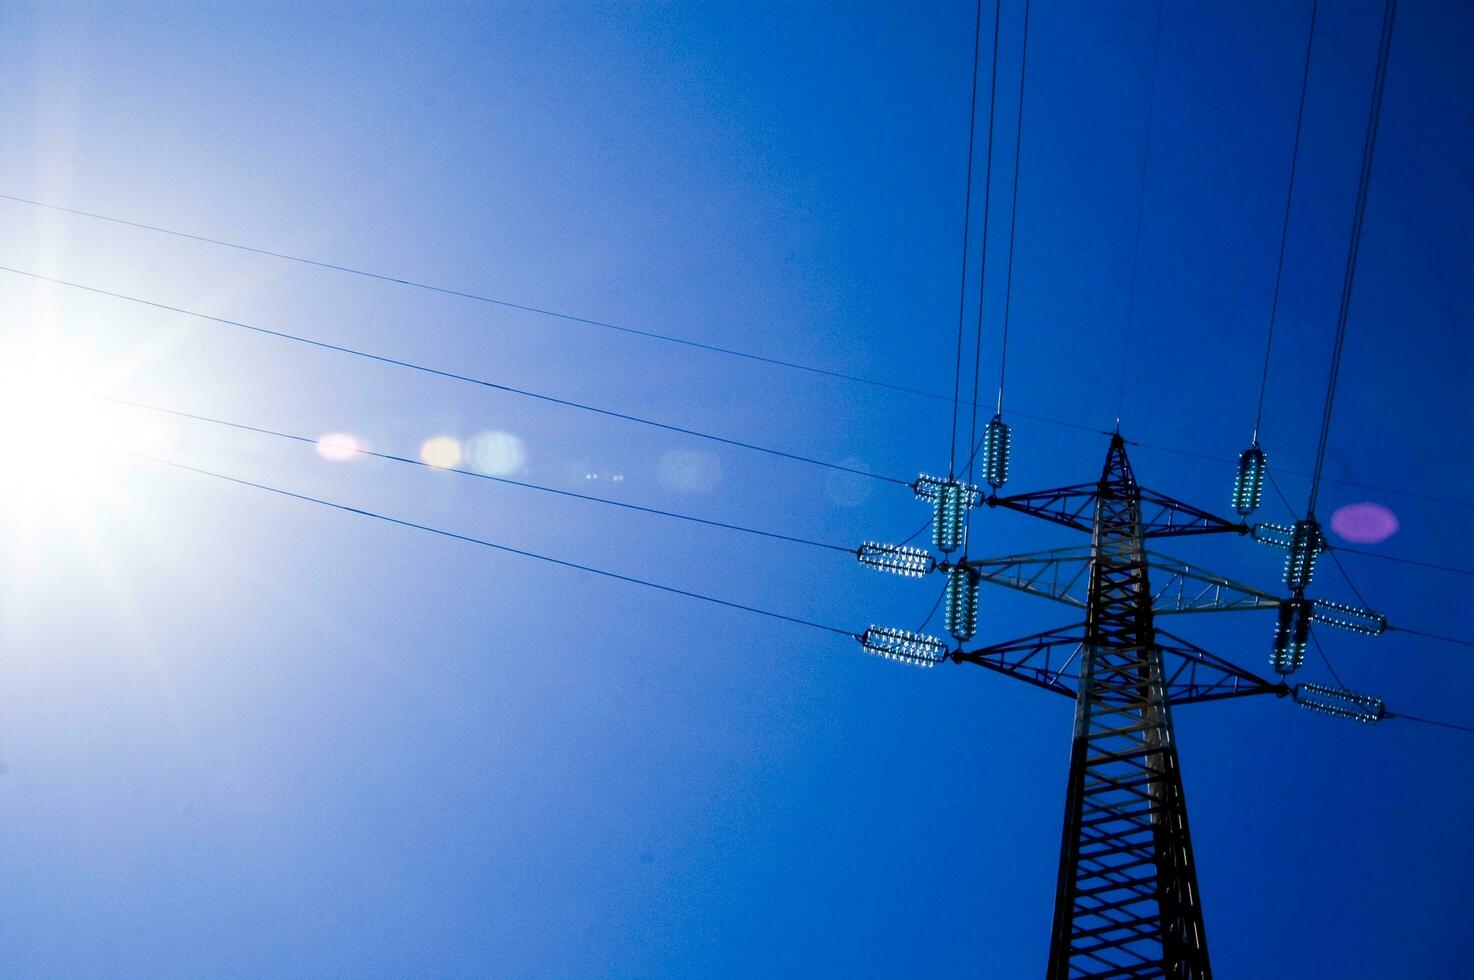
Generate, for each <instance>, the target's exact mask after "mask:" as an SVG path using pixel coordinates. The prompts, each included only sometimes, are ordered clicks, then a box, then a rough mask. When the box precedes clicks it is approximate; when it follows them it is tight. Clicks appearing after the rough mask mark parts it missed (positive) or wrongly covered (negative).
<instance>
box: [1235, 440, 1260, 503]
mask: <svg viewBox="0 0 1474 980" xmlns="http://www.w3.org/2000/svg"><path fill="white" fill-rule="evenodd" d="M1266 466H1267V463H1266V461H1265V458H1264V450H1262V449H1260V448H1259V443H1257V442H1256V443H1254V445H1252V446H1250V447H1249V448H1248V449H1245V450H1244V452H1243V454H1242V455H1241V456H1239V473H1238V476H1236V477H1235V478H1234V481H1233V509H1234V510H1236V511H1238V512H1239V516H1240V517H1248V516H1249V515H1250V514H1252V513H1254V511H1256V510H1258V509H1259V502H1260V501H1261V500H1263V499H1264V473H1265V468H1266Z"/></svg>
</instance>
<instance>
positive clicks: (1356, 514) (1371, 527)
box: [1331, 501, 1399, 544]
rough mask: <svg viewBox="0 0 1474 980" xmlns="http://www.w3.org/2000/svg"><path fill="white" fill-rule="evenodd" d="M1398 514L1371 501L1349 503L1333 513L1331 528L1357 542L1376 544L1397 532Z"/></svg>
mask: <svg viewBox="0 0 1474 980" xmlns="http://www.w3.org/2000/svg"><path fill="white" fill-rule="evenodd" d="M1398 527H1399V525H1398V523H1397V515H1396V514H1394V513H1392V511H1390V510H1388V509H1387V508H1386V507H1383V506H1382V505H1381V504H1374V503H1371V502H1370V501H1367V502H1364V503H1360V504H1347V505H1346V506H1345V507H1338V508H1336V512H1335V513H1333V514H1332V515H1331V530H1332V531H1335V532H1336V534H1337V535H1338V536H1339V537H1341V538H1344V539H1345V540H1347V541H1350V542H1353V543H1355V544H1376V543H1377V542H1379V541H1386V540H1387V539H1388V538H1390V537H1392V535H1394V534H1396V533H1397V529H1398Z"/></svg>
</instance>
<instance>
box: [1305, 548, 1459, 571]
mask: <svg viewBox="0 0 1474 980" xmlns="http://www.w3.org/2000/svg"><path fill="white" fill-rule="evenodd" d="M1331 550H1332V551H1341V552H1344V553H1346V554H1348V555H1361V556H1362V557H1363V558H1376V559H1377V560H1379V561H1393V562H1397V563H1398V564H1401V565H1416V566H1418V567H1419V568H1433V569H1437V570H1438V571H1440V572H1453V573H1454V574H1455V575H1474V569H1468V568H1456V567H1454V566H1453V565H1440V564H1438V563H1436V562H1431V561H1418V560H1417V559H1416V558H1402V557H1399V556H1398V555H1383V554H1378V553H1377V552H1375V551H1363V550H1362V549H1360V548H1343V547H1342V546H1341V545H1336V546H1335V547H1334V548H1333V549H1331Z"/></svg>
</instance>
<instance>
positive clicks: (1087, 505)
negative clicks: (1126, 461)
mask: <svg viewBox="0 0 1474 980" xmlns="http://www.w3.org/2000/svg"><path fill="white" fill-rule="evenodd" d="M1116 492H1118V491H1117V490H1116V489H1115V488H1113V486H1112V485H1111V484H1109V483H1079V484H1075V485H1074V486H1068V487H1057V488H1055V489H1053V490H1037V491H1034V492H1032V493H1020V494H1014V495H1012V496H1008V497H990V498H988V506H990V507H1004V508H1006V509H1008V510H1013V511H1018V512H1019V513H1021V514H1028V515H1030V516H1031V517H1038V518H1041V519H1043V520H1046V521H1050V522H1052V523H1054V524H1063V525H1064V526H1065V527H1072V528H1074V529H1075V530H1077V531H1086V532H1089V531H1091V530H1093V517H1094V513H1095V504H1096V502H1097V501H1098V500H1099V499H1100V498H1101V497H1102V496H1106V497H1109V496H1110V495H1112V494H1113V493H1116ZM1135 492H1136V493H1137V494H1139V497H1138V501H1139V504H1140V507H1141V536H1142V537H1143V538H1180V537H1186V536H1189V535H1199V534H1248V533H1249V531H1250V529H1249V527H1248V525H1246V524H1242V523H1237V524H1236V523H1234V522H1233V521H1229V520H1226V519H1225V518H1222V517H1219V516H1217V515H1216V514H1211V513H1209V512H1208V511H1206V510H1202V509H1201V508H1198V507H1194V506H1193V505H1192V504H1187V503H1183V502H1182V501H1181V500H1177V499H1176V498H1174V497H1169V496H1167V495H1166V494H1163V493H1158V492H1157V491H1155V490H1149V489H1147V488H1145V487H1140V488H1136V489H1135Z"/></svg>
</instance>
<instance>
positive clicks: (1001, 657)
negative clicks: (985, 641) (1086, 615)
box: [952, 623, 1085, 698]
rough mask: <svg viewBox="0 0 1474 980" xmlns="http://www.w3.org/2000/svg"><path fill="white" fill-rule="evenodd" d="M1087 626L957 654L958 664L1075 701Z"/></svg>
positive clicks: (954, 655)
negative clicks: (973, 666)
mask: <svg viewBox="0 0 1474 980" xmlns="http://www.w3.org/2000/svg"><path fill="white" fill-rule="evenodd" d="M1084 645H1085V624H1084V623H1075V624H1073V625H1070V626H1062V627H1060V628H1059V629H1052V630H1046V631H1044V632H1043V633H1035V634H1033V635H1031V636H1024V637H1020V638H1019V639H1017V640H1008V641H1005V642H1003V643H995V644H993V645H992V646H988V647H982V648H981V649H978V650H971V651H965V652H962V653H956V654H953V656H952V659H954V660H956V661H957V662H958V663H968V664H977V665H978V666H979V667H986V668H988V669H989V670H992V671H997V672H998V673H1000V674H1004V675H1006V676H1008V677H1014V678H1017V679H1018V680H1021V681H1024V682H1026V683H1029V684H1033V685H1034V686H1035V687H1042V688H1044V689H1045V690H1046V691H1053V692H1054V693H1055V694H1063V695H1065V696H1066V697H1069V698H1073V697H1075V696H1076V694H1077V693H1078V683H1079V679H1080V655H1081V653H1082V652H1083V650H1084Z"/></svg>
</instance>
